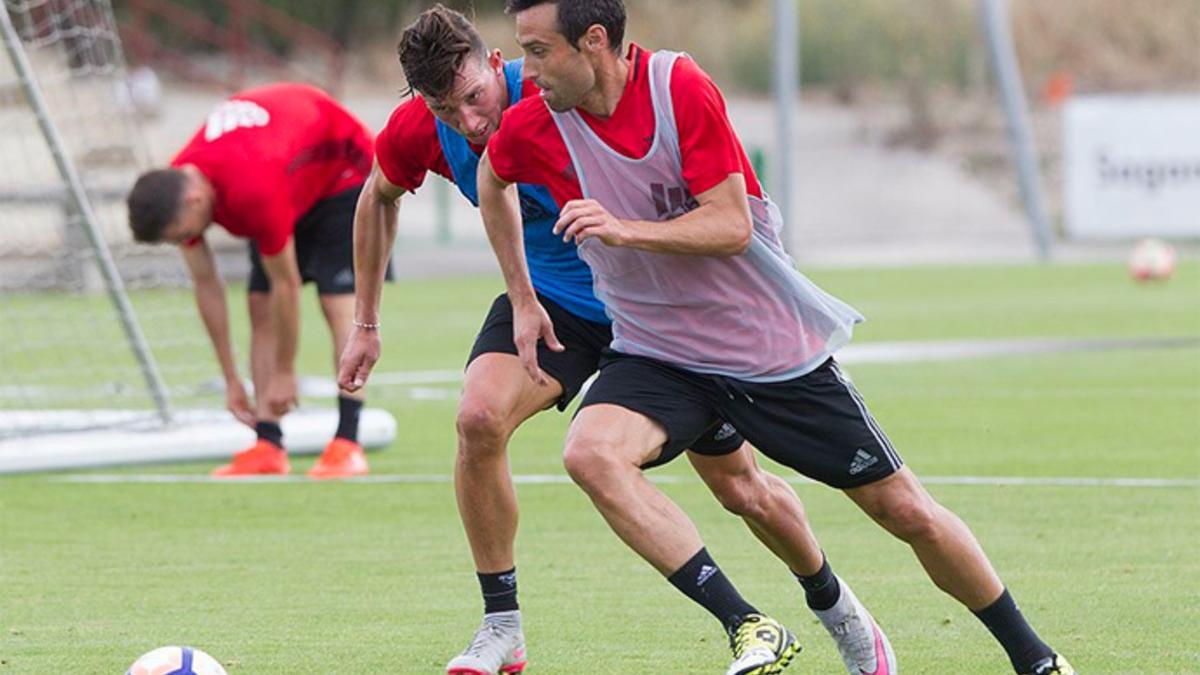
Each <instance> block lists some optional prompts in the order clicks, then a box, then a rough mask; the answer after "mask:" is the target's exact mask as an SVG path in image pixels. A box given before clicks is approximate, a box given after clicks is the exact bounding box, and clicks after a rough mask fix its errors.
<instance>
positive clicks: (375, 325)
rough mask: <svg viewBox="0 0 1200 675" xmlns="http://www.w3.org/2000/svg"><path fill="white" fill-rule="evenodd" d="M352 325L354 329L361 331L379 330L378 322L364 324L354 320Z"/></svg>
mask: <svg viewBox="0 0 1200 675" xmlns="http://www.w3.org/2000/svg"><path fill="white" fill-rule="evenodd" d="M353 323H354V327H355V328H361V329H363V330H379V322H375V323H366V322H363V321H359V320H358V319H354V321H353Z"/></svg>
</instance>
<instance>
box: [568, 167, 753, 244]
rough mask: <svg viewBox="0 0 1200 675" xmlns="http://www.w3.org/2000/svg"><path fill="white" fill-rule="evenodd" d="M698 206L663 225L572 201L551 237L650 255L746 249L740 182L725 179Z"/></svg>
mask: <svg viewBox="0 0 1200 675" xmlns="http://www.w3.org/2000/svg"><path fill="white" fill-rule="evenodd" d="M696 201H697V202H698V203H699V206H698V207H697V208H695V209H693V210H691V211H689V212H687V213H685V214H683V215H682V216H679V217H677V218H673V219H671V220H668V221H662V222H651V221H646V220H620V219H618V218H616V217H614V216H613V215H612V214H611V213H609V212H608V211H607V210H606V209H605V208H604V207H603V206H601V205H600V203H599V202H597V201H595V200H592V199H573V200H571V201H569V202H567V203H566V205H565V206H563V209H562V212H561V215H560V217H559V219H558V222H557V223H555V225H554V231H555V233H556V234H561V235H562V236H563V241H569V240H571V239H574V240H575V243H576V244H579V243H582V242H584V241H586V240H588V239H591V238H593V237H596V238H599V239H600V241H603V242H604V243H605V244H608V245H609V246H625V247H629V248H638V249H643V250H646V251H654V252H656V253H678V254H683V255H707V256H732V255H737V254H739V253H741V252H743V251H745V250H746V247H747V246H749V245H750V233H751V220H750V206H749V203H748V202H747V201H746V179H745V177H744V176H742V174H740V173H733V174H729V176H728V177H727V178H726V179H725V180H723V181H721V182H720V183H718V184H717V185H716V186H714V187H712V188H710V189H708V190H706V191H704V192H702V193H700V194H699V195H697V196H696Z"/></svg>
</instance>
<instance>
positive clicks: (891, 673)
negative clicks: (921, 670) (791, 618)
mask: <svg viewBox="0 0 1200 675" xmlns="http://www.w3.org/2000/svg"><path fill="white" fill-rule="evenodd" d="M838 584H839V586H840V587H841V593H842V594H841V597H839V598H838V601H837V604H835V605H834V606H833V607H830V608H829V609H824V610H815V609H814V610H813V613H814V614H816V615H817V618H818V619H820V620H821V624H822V625H824V626H825V630H827V631H829V635H830V636H831V637H833V641H834V642H835V643H837V648H838V653H839V654H841V655H842V662H843V663H845V664H846V671H847V672H849V673H850V674H851V675H896V654H895V653H894V652H893V651H892V645H891V643H889V642H888V639H887V636H886V635H884V634H883V630H881V629H880V628H879V624H877V623H875V619H874V618H872V617H871V613H870V612H868V611H867V608H866V607H864V606H863V604H862V603H861V602H859V601H858V598H857V597H855V595H854V591H852V590H850V586H849V584H847V583H846V582H845V581H843V580H842V578H841V577H838Z"/></svg>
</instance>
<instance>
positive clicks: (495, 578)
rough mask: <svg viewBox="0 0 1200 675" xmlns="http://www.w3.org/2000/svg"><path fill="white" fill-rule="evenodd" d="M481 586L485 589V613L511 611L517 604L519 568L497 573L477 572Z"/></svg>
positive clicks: (481, 588) (515, 608)
mask: <svg viewBox="0 0 1200 675" xmlns="http://www.w3.org/2000/svg"><path fill="white" fill-rule="evenodd" d="M475 576H477V577H479V588H480V590H482V591H483V613H484V614H492V613H495V612H511V611H514V610H517V609H520V608H519V607H518V606H517V568H515V567H514V568H512V569H511V570H509V571H507V572H497V573H496V574H484V573H482V572H476V573H475Z"/></svg>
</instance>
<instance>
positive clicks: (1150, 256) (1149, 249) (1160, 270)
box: [1129, 239, 1175, 281]
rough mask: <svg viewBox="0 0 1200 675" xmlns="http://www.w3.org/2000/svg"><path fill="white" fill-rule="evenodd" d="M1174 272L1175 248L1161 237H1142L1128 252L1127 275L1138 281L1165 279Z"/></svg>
mask: <svg viewBox="0 0 1200 675" xmlns="http://www.w3.org/2000/svg"><path fill="white" fill-rule="evenodd" d="M1174 273H1175V249H1174V248H1173V247H1172V246H1171V245H1170V244H1168V243H1167V242H1165V241H1163V240H1162V239H1142V240H1140V241H1138V242H1137V243H1136V244H1134V246H1133V251H1131V252H1130V254H1129V276H1131V277H1133V278H1134V279H1137V280H1138V281H1155V280H1160V279H1167V278H1169V277H1170V276H1171V275H1172V274H1174Z"/></svg>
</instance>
